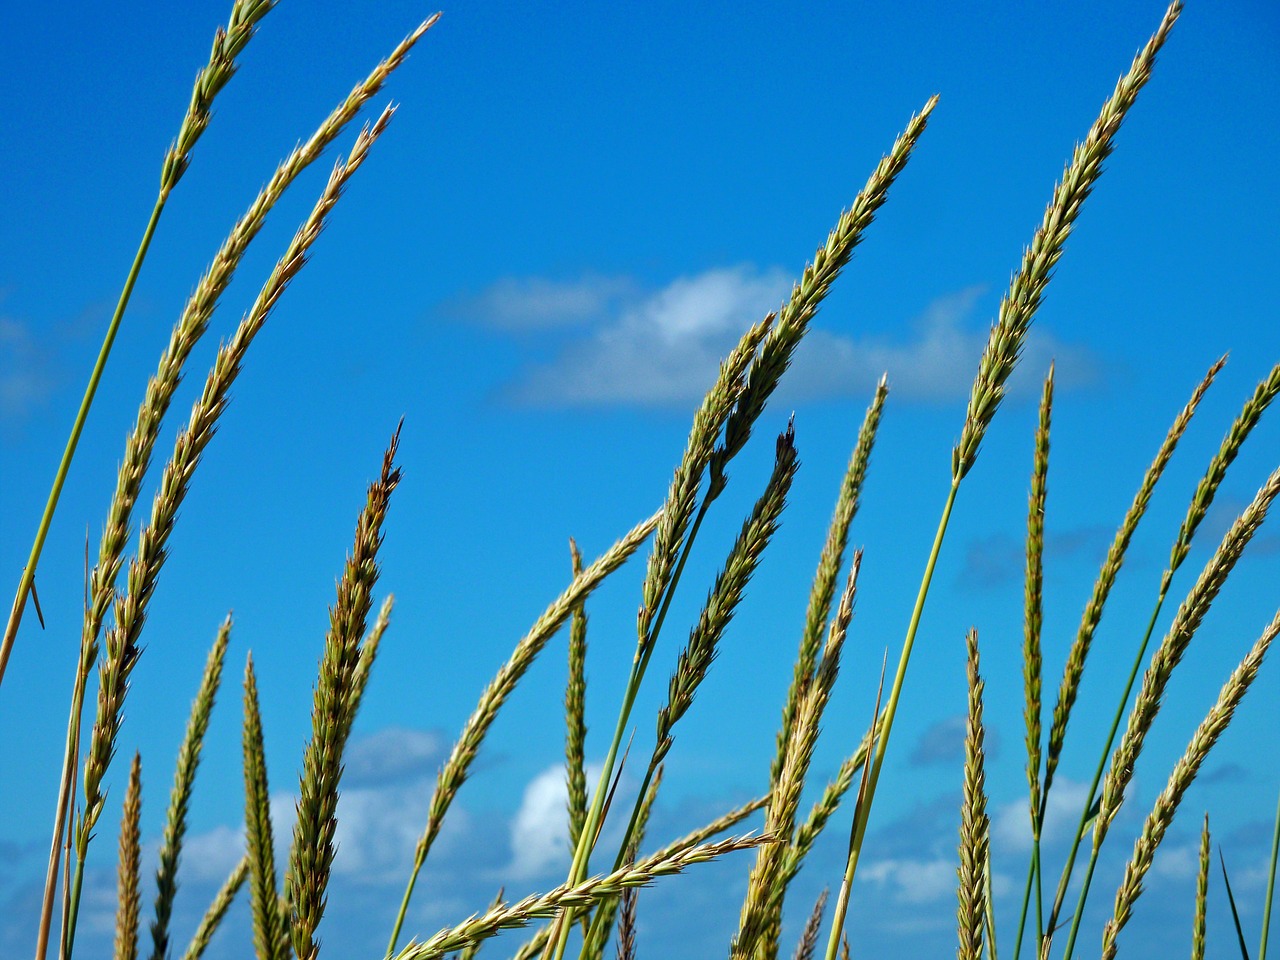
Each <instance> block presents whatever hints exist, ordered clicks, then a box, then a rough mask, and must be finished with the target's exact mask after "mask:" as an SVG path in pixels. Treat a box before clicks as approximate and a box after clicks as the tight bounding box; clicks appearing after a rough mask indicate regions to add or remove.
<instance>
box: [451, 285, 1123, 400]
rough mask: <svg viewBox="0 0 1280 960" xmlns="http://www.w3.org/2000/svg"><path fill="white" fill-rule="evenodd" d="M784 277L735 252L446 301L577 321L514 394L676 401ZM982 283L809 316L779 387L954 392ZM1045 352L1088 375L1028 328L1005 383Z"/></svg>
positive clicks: (800, 394)
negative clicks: (685, 264) (707, 262)
mask: <svg viewBox="0 0 1280 960" xmlns="http://www.w3.org/2000/svg"><path fill="white" fill-rule="evenodd" d="M790 289H791V277H790V275H789V274H788V273H786V272H785V271H783V270H781V269H779V268H776V267H773V268H769V269H766V270H758V269H757V268H754V267H751V266H746V265H741V266H736V267H728V268H717V269H711V270H706V271H704V272H702V273H699V274H695V275H692V276H685V277H679V278H677V279H676V280H674V281H672V282H671V283H669V284H668V285H667V286H665V287H662V288H661V289H658V290H656V291H651V292H648V293H645V292H643V291H642V290H641V288H640V286H639V284H637V283H636V282H634V281H631V280H628V279H626V278H621V277H613V278H606V277H599V276H589V277H585V278H583V279H582V280H580V281H575V282H555V281H549V280H543V279H538V278H528V279H505V280H501V281H499V282H497V283H496V284H494V285H493V286H492V287H490V288H489V289H488V290H487V291H485V292H484V293H482V294H481V295H480V296H478V297H475V298H473V299H471V300H468V301H464V302H461V304H460V305H455V306H453V308H452V309H453V312H455V313H458V314H461V315H464V316H472V317H475V318H477V319H480V320H483V321H484V322H487V323H489V324H491V325H494V326H499V327H502V328H505V329H509V330H514V329H519V330H528V331H539V330H541V331H545V330H548V329H549V328H552V327H564V326H568V325H572V324H589V330H587V331H585V332H581V333H578V334H575V335H572V336H569V337H567V338H566V337H564V336H562V337H561V338H560V340H559V342H558V344H557V345H556V347H555V349H556V350H557V352H556V353H555V355H554V356H552V357H551V358H550V359H548V360H540V361H534V362H532V363H530V364H529V365H527V366H526V367H525V369H524V370H523V371H522V372H521V373H520V374H519V375H518V376H517V377H516V379H515V381H514V382H513V383H511V384H509V385H508V387H507V388H506V395H507V397H508V398H509V399H510V400H512V401H514V402H516V403H520V404H524V405H529V406H542V407H564V406H591V405H618V404H629V405H641V406H664V405H684V404H689V403H695V402H697V400H698V399H700V398H701V397H702V395H703V394H704V393H705V392H706V390H707V389H708V387H710V385H711V383H712V382H713V380H714V379H715V375H716V370H717V369H718V366H719V363H720V361H721V359H723V357H724V356H725V354H727V353H728V351H729V350H730V349H731V348H732V346H733V344H734V343H735V342H736V341H737V339H738V337H739V336H741V334H742V332H743V331H744V330H746V328H747V327H748V326H749V325H750V324H752V323H754V322H756V321H758V320H759V319H761V318H762V317H763V316H765V315H766V314H767V313H768V312H769V311H771V310H774V309H777V307H778V306H779V305H780V304H781V303H782V302H783V300H784V299H785V298H786V297H787V295H788V294H789V292H790ZM983 293H984V289H983V288H982V287H976V286H975V287H968V288H965V289H963V290H959V291H956V292H954V293H951V294H947V295H945V296H942V297H938V298H937V299H935V300H934V301H933V302H932V303H930V304H929V305H928V306H927V307H926V308H925V309H924V311H923V312H922V313H921V314H920V315H919V316H918V317H917V318H916V319H915V320H913V321H912V322H911V323H910V324H908V325H907V329H906V330H905V331H904V332H903V333H902V334H899V335H895V336H886V335H857V334H853V335H846V334H841V333H836V332H835V331H833V330H830V329H823V328H815V329H813V330H811V331H810V332H809V334H808V336H807V337H806V338H805V339H804V341H802V342H801V344H800V347H799V348H798V350H797V351H796V356H795V359H794V363H793V369H792V371H791V372H790V373H789V374H788V376H787V378H786V379H785V380H784V381H783V388H782V389H783V392H784V393H785V394H786V395H787V397H788V398H790V399H794V400H813V399H821V398H827V397H838V396H848V395H857V394H862V393H866V392H869V391H870V390H872V389H873V388H874V387H875V384H876V382H877V381H878V380H879V379H880V377H881V375H882V374H884V373H886V372H887V373H888V375H889V383H890V387H891V389H892V390H893V392H894V395H895V396H896V397H899V398H905V399H909V400H916V401H923V402H939V401H944V400H945V401H953V400H959V399H963V398H965V397H966V396H967V395H968V392H969V387H970V385H971V384H972V381H973V374H974V371H975V370H976V369H977V362H978V358H979V356H980V355H981V353H982V349H983V346H984V345H985V344H986V341H987V335H988V328H987V326H986V325H984V324H977V323H974V319H975V318H974V316H973V314H974V310H975V307H976V306H977V304H978V301H979V300H980V298H981V297H982V296H983ZM1050 360H1056V361H1057V364H1058V383H1059V386H1060V387H1070V386H1082V385H1088V384H1091V383H1094V382H1096V381H1097V380H1098V378H1099V374H1100V369H1099V364H1098V363H1097V361H1096V360H1095V358H1094V356H1093V354H1092V353H1091V352H1090V351H1088V350H1087V349H1085V348H1083V347H1080V346H1077V345H1072V344H1068V343H1064V342H1063V341H1061V340H1058V339H1057V338H1056V337H1054V336H1053V335H1052V334H1050V333H1048V332H1047V331H1045V330H1043V329H1040V328H1033V329H1032V331H1031V334H1030V336H1029V338H1028V342H1027V346H1026V349H1025V350H1024V361H1023V363H1022V365H1021V367H1020V368H1019V370H1018V372H1017V373H1015V375H1014V377H1013V379H1012V380H1011V382H1010V392H1011V393H1015V394H1027V395H1031V394H1034V393H1035V391H1036V390H1037V389H1038V384H1039V381H1040V378H1041V377H1043V375H1044V372H1045V371H1046V370H1047V369H1048V366H1049V362H1050Z"/></svg>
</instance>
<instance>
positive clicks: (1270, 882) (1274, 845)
mask: <svg viewBox="0 0 1280 960" xmlns="http://www.w3.org/2000/svg"><path fill="white" fill-rule="evenodd" d="M1277 859H1280V801H1277V802H1276V825H1275V828H1274V829H1273V830H1272V832H1271V865H1270V866H1269V867H1268V868H1267V893H1266V896H1265V897H1264V899H1263V902H1262V941H1261V942H1260V943H1259V945H1258V960H1267V939H1268V934H1269V933H1270V932H1271V901H1272V899H1273V898H1274V896H1275V892H1276V861H1277Z"/></svg>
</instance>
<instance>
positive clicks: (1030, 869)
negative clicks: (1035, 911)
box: [1013, 846, 1039, 960]
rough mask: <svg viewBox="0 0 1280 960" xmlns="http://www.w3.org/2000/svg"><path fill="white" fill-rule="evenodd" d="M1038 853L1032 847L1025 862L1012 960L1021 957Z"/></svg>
mask: <svg viewBox="0 0 1280 960" xmlns="http://www.w3.org/2000/svg"><path fill="white" fill-rule="evenodd" d="M1038 853H1039V850H1037V849H1036V848H1035V847H1034V846H1033V847H1032V849H1031V859H1030V860H1028V861H1027V883H1026V886H1025V887H1024V888H1023V890H1022V910H1021V912H1019V914H1018V937H1017V939H1016V940H1014V942H1013V960H1019V958H1020V957H1021V956H1022V935H1023V934H1024V933H1025V932H1026V929H1027V910H1028V909H1029V908H1030V907H1031V884H1032V883H1033V882H1034V881H1035V876H1036V860H1037V854H1038Z"/></svg>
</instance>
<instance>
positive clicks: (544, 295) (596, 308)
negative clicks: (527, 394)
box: [444, 275, 636, 331]
mask: <svg viewBox="0 0 1280 960" xmlns="http://www.w3.org/2000/svg"><path fill="white" fill-rule="evenodd" d="M635 295H636V284H635V281H634V280H631V279H630V278H629V277H602V276H597V275H588V276H585V277H583V278H581V279H580V280H571V281H561V280H547V279H545V278H542V277H504V278H503V279H501V280H499V281H498V282H497V283H495V284H493V285H492V286H491V287H489V288H488V289H487V290H485V291H484V292H483V293H481V294H480V295H479V296H477V297H469V298H462V299H458V300H455V301H453V302H452V303H449V304H446V305H445V308H444V309H445V312H446V313H450V314H453V315H456V316H459V317H463V318H465V319H469V320H476V321H479V322H481V323H484V324H487V325H490V326H494V327H499V328H501V329H504V330H530V331H532V330H549V329H553V328H556V327H565V326H574V325H576V324H580V323H583V322H585V321H589V320H596V319H598V318H599V317H601V316H602V315H605V314H607V313H608V312H610V311H611V310H612V309H613V308H614V306H615V305H616V303H617V302H618V301H619V300H620V299H623V298H626V297H634V296H635Z"/></svg>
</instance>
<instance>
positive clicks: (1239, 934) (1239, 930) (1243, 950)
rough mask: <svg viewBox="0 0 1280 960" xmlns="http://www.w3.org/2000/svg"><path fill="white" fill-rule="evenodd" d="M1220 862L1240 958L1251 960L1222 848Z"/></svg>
mask: <svg viewBox="0 0 1280 960" xmlns="http://www.w3.org/2000/svg"><path fill="white" fill-rule="evenodd" d="M1218 862H1219V863H1220V864H1221V865H1222V882H1223V883H1224V884H1226V887H1227V903H1228V904H1230V906H1231V919H1232V921H1233V922H1234V923H1235V926H1236V940H1237V941H1238V942H1239V944H1240V956H1241V958H1243V960H1249V948H1248V947H1247V946H1245V942H1244V928H1243V927H1241V926H1240V913H1239V911H1237V910H1236V898H1235V895H1234V894H1232V892H1231V878H1230V877H1228V876H1227V861H1226V860H1224V859H1223V858H1222V848H1221V847H1219V848H1218Z"/></svg>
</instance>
